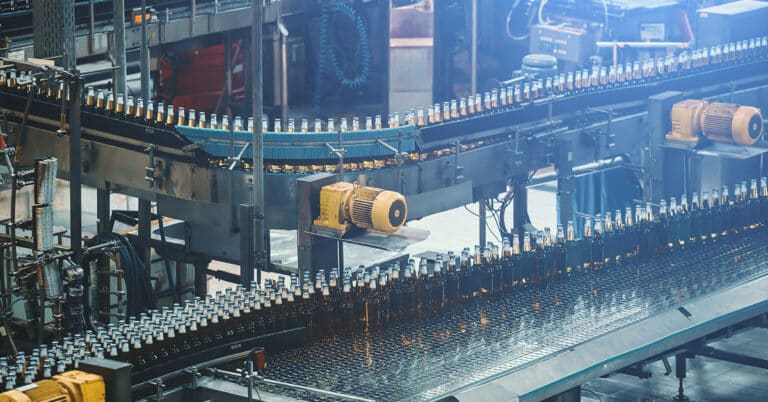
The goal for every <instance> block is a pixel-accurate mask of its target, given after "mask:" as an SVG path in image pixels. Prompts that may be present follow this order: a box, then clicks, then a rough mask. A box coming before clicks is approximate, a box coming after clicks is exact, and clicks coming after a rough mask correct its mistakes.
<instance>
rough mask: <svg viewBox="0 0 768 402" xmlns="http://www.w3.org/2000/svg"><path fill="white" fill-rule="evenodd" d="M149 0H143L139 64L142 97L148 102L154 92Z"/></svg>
mask: <svg viewBox="0 0 768 402" xmlns="http://www.w3.org/2000/svg"><path fill="white" fill-rule="evenodd" d="M146 12H147V0H141V51H140V53H139V66H140V69H141V97H142V98H144V102H147V101H148V100H149V99H150V97H151V95H152V93H151V91H150V90H149V89H150V88H149V73H150V71H149V38H148V37H147V21H146V18H145V17H146V15H147V14H146Z"/></svg>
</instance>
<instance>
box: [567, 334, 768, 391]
mask: <svg viewBox="0 0 768 402" xmlns="http://www.w3.org/2000/svg"><path fill="white" fill-rule="evenodd" d="M710 346H713V347H715V348H717V349H721V350H724V351H728V352H733V353H739V354H742V355H746V356H750V357H756V358H760V359H767V360H768V328H755V329H751V330H749V331H746V332H743V333H738V334H735V335H734V336H732V337H731V338H727V339H722V340H720V341H717V342H714V343H712V344H711V345H710ZM669 362H670V364H671V366H672V373H671V374H670V375H668V376H665V375H664V373H665V369H664V365H663V364H662V363H661V362H657V363H654V364H651V365H649V366H647V367H646V370H647V371H649V372H650V373H651V374H652V377H651V378H648V379H639V378H637V377H632V376H628V375H624V374H617V375H613V376H611V377H608V378H600V379H597V380H594V381H590V382H588V383H586V384H584V385H583V386H582V392H581V400H582V401H590V402H592V401H600V402H614V401H616V402H618V401H670V400H673V397H674V396H675V395H677V390H678V379H677V377H675V373H674V369H675V361H674V358H671V359H670V360H669ZM686 375H687V377H686V378H685V379H684V380H683V387H684V391H685V396H687V397H688V398H689V401H691V402H694V401H708V402H716V401H722V402H736V401H745V402H746V401H766V400H768V369H765V368H757V367H751V366H746V365H742V364H737V363H730V362H726V361H721V360H715V359H711V358H707V357H701V356H698V357H696V358H695V359H688V371H687V373H686Z"/></svg>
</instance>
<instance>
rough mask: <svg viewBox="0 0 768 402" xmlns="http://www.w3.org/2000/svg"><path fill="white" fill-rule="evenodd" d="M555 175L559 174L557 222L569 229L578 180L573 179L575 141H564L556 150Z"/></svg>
mask: <svg viewBox="0 0 768 402" xmlns="http://www.w3.org/2000/svg"><path fill="white" fill-rule="evenodd" d="M555 173H557V208H558V209H557V222H558V223H559V224H561V225H563V227H564V228H565V227H568V221H570V220H573V214H574V210H573V193H574V190H575V186H576V179H575V178H574V177H573V140H563V141H561V142H559V143H558V144H557V149H556V150H555Z"/></svg>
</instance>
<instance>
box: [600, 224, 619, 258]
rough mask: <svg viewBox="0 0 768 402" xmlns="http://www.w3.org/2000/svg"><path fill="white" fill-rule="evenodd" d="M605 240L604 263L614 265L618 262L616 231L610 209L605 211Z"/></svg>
mask: <svg viewBox="0 0 768 402" xmlns="http://www.w3.org/2000/svg"><path fill="white" fill-rule="evenodd" d="M603 242H604V243H605V259H604V260H603V264H604V265H608V266H612V265H613V264H614V263H615V262H616V255H617V254H618V253H617V252H616V232H614V230H613V215H612V214H611V212H610V211H607V212H606V213H605V227H604V232H603Z"/></svg>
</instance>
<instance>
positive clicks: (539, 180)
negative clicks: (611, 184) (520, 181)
mask: <svg viewBox="0 0 768 402" xmlns="http://www.w3.org/2000/svg"><path fill="white" fill-rule="evenodd" d="M626 162H627V158H626V157H625V156H623V155H619V156H616V157H614V158H609V159H601V160H599V161H595V162H592V163H587V164H586V165H581V166H575V167H574V168H573V176H574V177H581V176H586V175H590V174H594V173H600V172H605V171H608V170H613V169H620V168H624V167H626V165H625V164H626ZM555 180H557V173H556V172H555V171H551V172H547V173H544V174H541V175H537V176H534V177H533V178H532V179H531V180H530V181H528V185H527V187H536V186H540V185H542V184H544V183H549V182H553V181H555Z"/></svg>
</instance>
